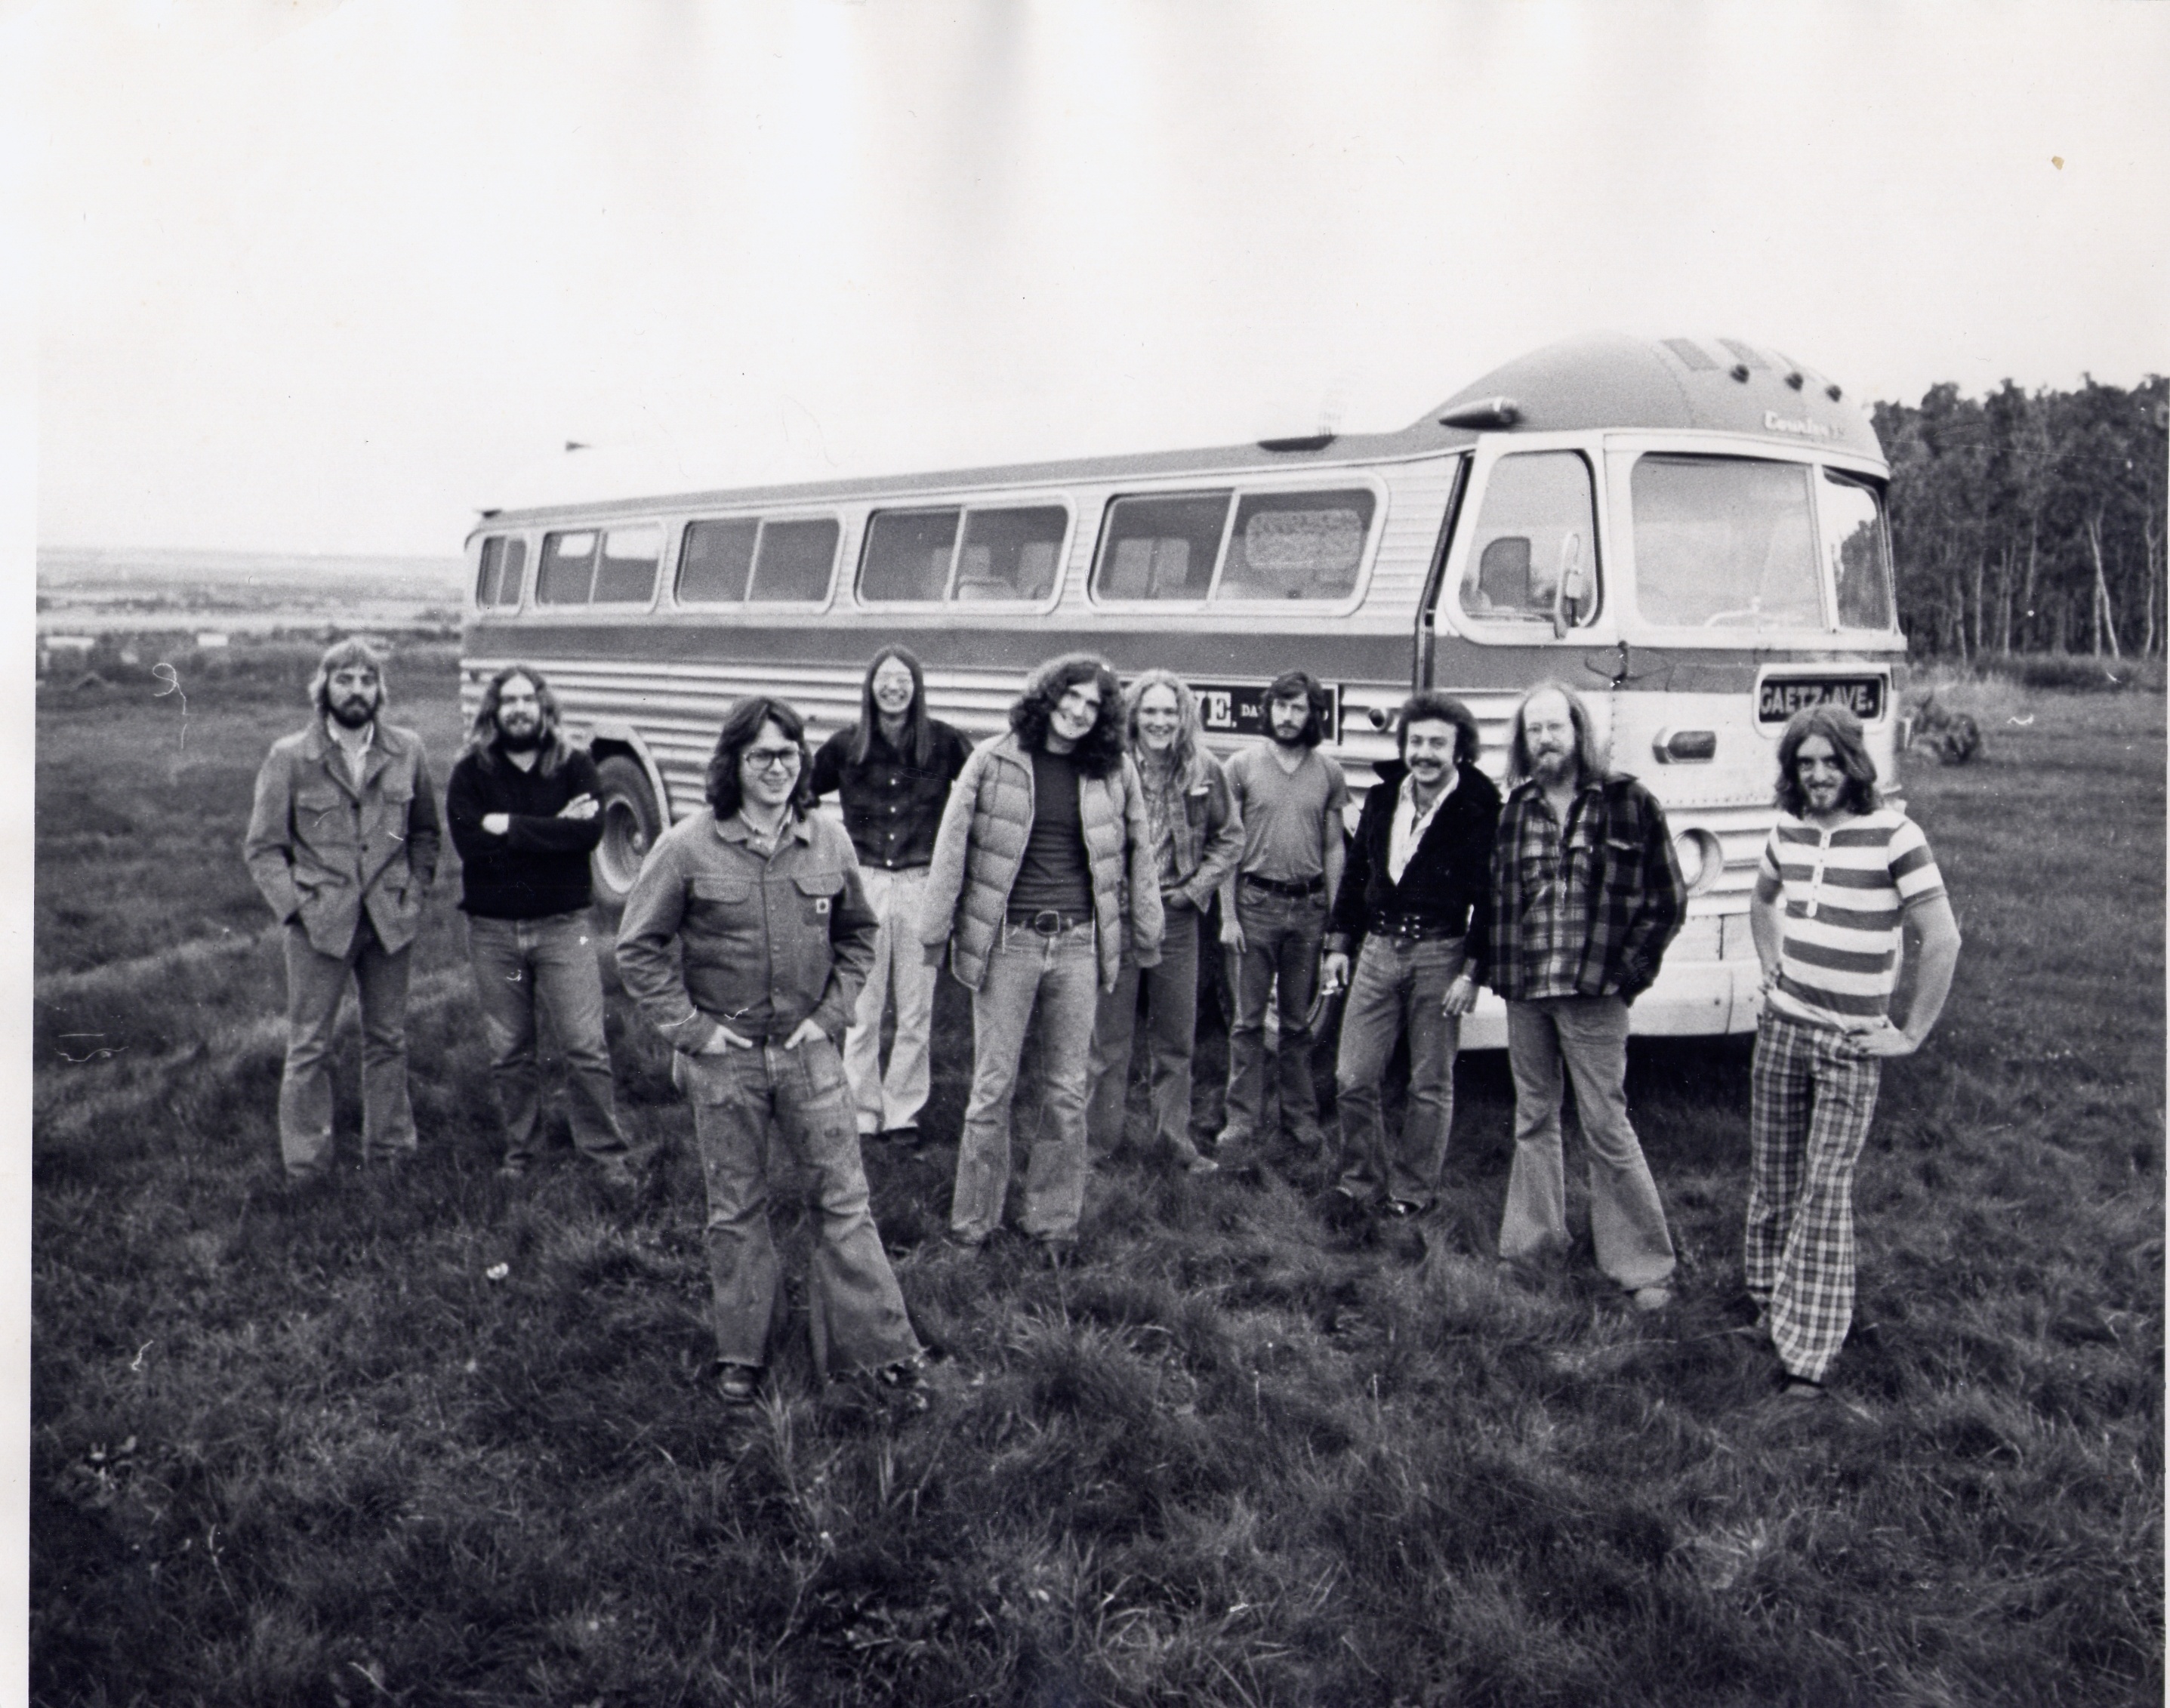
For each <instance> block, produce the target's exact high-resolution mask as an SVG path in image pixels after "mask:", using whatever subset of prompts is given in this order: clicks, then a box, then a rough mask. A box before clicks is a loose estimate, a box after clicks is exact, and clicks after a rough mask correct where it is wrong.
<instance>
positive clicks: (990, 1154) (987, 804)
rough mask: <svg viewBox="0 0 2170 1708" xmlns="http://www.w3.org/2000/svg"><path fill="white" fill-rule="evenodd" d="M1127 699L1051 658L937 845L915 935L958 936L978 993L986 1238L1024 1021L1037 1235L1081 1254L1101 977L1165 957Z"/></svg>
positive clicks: (972, 771)
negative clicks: (1130, 751)
mask: <svg viewBox="0 0 2170 1708" xmlns="http://www.w3.org/2000/svg"><path fill="white" fill-rule="evenodd" d="M1123 721H1124V719H1123V705H1122V699H1121V695H1120V692H1119V691H1118V688H1117V684H1116V681H1115V673H1114V671H1112V670H1110V669H1109V667H1108V666H1107V664H1106V662H1105V661H1104V660H1101V659H1098V658H1094V657H1092V656H1089V655H1088V654H1085V653H1072V654H1070V655H1069V656H1066V657H1061V658H1057V659H1054V660H1052V661H1050V662H1048V663H1046V664H1044V665H1042V666H1040V668H1039V669H1038V670H1036V671H1034V672H1033V673H1032V676H1031V678H1030V679H1029V681H1028V682H1027V683H1026V684H1025V691H1024V695H1023V696H1022V697H1021V698H1020V699H1018V702H1017V704H1014V705H1013V706H1012V707H1011V708H1010V731H1009V733H1008V735H1006V736H997V738H996V739H995V740H993V741H991V742H986V744H985V745H984V746H982V747H979V748H977V749H976V750H975V752H973V754H972V757H971V758H970V759H968V760H966V761H965V769H964V771H963V773H962V774H961V775H959V778H958V779H957V786H956V787H955V788H954V790H951V791H950V795H949V806H948V808H947V810H945V811H943V815H942V827H941V830H940V833H938V835H937V837H936V838H935V843H934V861H933V867H932V868H931V870H929V872H928V875H927V897H926V901H925V903H924V908H925V911H924V913H923V914H922V918H921V922H920V939H921V941H922V943H924V944H925V945H927V950H928V951H929V954H930V956H938V955H939V953H940V951H941V949H942V946H943V945H944V944H948V945H949V952H950V967H951V970H952V971H953V972H955V974H956V975H957V977H958V978H959V981H960V982H962V983H964V984H965V986H966V987H967V988H969V989H970V991H971V992H972V1095H971V1099H970V1104H969V1105H968V1106H967V1107H966V1109H965V1130H964V1133H963V1135H962V1138H960V1140H959V1144H958V1147H957V1184H956V1191H955V1194H954V1198H953V1201H952V1202H951V1206H950V1211H949V1229H950V1237H951V1239H952V1240H954V1241H955V1242H956V1243H957V1244H959V1245H964V1246H969V1247H973V1248H976V1247H978V1246H980V1245H982V1244H984V1243H985V1242H986V1239H987V1236H988V1235H989V1234H991V1233H992V1232H993V1231H994V1230H995V1229H996V1228H997V1227H998V1226H999V1225H1000V1224H1001V1223H1002V1207H1003V1202H1004V1199H1005V1197H1006V1196H1007V1194H1008V1190H1009V1178H1010V1106H1011V1101H1012V1098H1013V1094H1014V1092H1015V1090H1016V1085H1017V1072H1018V1058H1019V1057H1020V1055H1021V1054H1022V1053H1023V1051H1024V1044H1025V1040H1026V1037H1027V1036H1028V1034H1029V1035H1030V1036H1032V1037H1033V1038H1034V1040H1035V1041H1036V1044H1037V1047H1036V1049H1035V1052H1034V1060H1035V1061H1036V1063H1038V1067H1039V1070H1040V1086H1039V1092H1040V1104H1041V1119H1040V1125H1039V1129H1038V1132H1037V1134H1036V1136H1035V1138H1034V1141H1033V1145H1032V1156H1031V1161H1030V1163H1029V1166H1028V1170H1027V1173H1026V1177H1025V1192H1024V1231H1025V1232H1026V1233H1027V1234H1029V1235H1030V1236H1031V1237H1032V1238H1034V1240H1039V1241H1040V1243H1041V1245H1042V1246H1043V1247H1044V1248H1045V1250H1048V1251H1049V1252H1050V1254H1059V1253H1061V1252H1062V1251H1065V1250H1068V1248H1069V1247H1070V1245H1072V1242H1074V1241H1075V1240H1076V1239H1077V1221H1078V1217H1079V1215H1080V1214H1081V1213H1082V1210H1083V1207H1084V1202H1085V1173H1086V1165H1087V1151H1086V1136H1085V1078H1086V1072H1087V1068H1088V1056H1089V1052H1090V1051H1091V1048H1092V1042H1093V1015H1094V1011H1095V1009H1096V1008H1097V1006H1098V1000H1099V992H1100V990H1101V989H1102V988H1107V989H1113V988H1114V984H1115V981H1116V978H1117V977H1118V976H1119V975H1120V972H1121V970H1122V962H1123V945H1124V943H1125V939H1126V938H1127V940H1128V942H1129V944H1130V952H1131V954H1132V955H1133V956H1135V957H1136V961H1137V962H1138V964H1139V965H1141V966H1151V965H1152V964H1153V963H1154V962H1156V961H1158V960H1159V958H1160V937H1161V905H1160V883H1159V879H1158V874H1157V871H1156V870H1155V867H1154V865H1153V856H1152V833H1151V828H1150V827H1149V825H1148V823H1147V822H1146V804H1145V795H1144V790H1142V788H1141V785H1140V784H1139V781H1138V773H1137V768H1136V766H1135V765H1133V764H1132V763H1130V759H1129V758H1127V757H1126V756H1125V753H1124V751H1123Z"/></svg>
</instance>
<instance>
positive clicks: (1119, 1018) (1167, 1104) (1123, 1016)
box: [1085, 903, 1198, 1162]
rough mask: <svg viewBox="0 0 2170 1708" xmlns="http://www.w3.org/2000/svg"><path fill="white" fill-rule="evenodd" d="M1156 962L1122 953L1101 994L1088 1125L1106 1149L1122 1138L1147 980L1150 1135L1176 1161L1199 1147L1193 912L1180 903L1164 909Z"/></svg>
mask: <svg viewBox="0 0 2170 1708" xmlns="http://www.w3.org/2000/svg"><path fill="white" fill-rule="evenodd" d="M1166 919H1167V924H1166V927H1165V929H1163V933H1162V936H1161V940H1160V961H1159V964H1158V965H1157V966H1144V967H1141V966H1138V965H1137V963H1136V961H1132V960H1131V959H1130V956H1127V955H1125V956H1124V957H1123V970H1122V972H1120V973H1119V974H1118V975H1117V976H1116V979H1115V988H1114V989H1113V990H1111V991H1109V992H1108V993H1106V994H1105V995H1104V996H1103V997H1102V998H1101V999H1100V1005H1099V1012H1098V1015H1097V1016H1096V1017H1095V1018H1094V1020H1093V1057H1092V1067H1091V1069H1090V1071H1089V1073H1088V1075H1087V1078H1086V1087H1087V1090H1086V1103H1085V1131H1086V1133H1087V1136H1088V1138H1089V1139H1090V1141H1091V1143H1092V1148H1093V1152H1094V1153H1095V1154H1098V1155H1102V1156H1105V1155H1107V1154H1109V1153H1110V1152H1112V1151H1114V1150H1116V1149H1119V1148H1120V1147H1121V1145H1122V1142H1123V1109H1124V1105H1125V1102H1127V1100H1128V1099H1129V1094H1130V1047H1131V1044H1132V1042H1133V1041H1134V1040H1135V1039H1136V1035H1137V1027H1138V987H1139V985H1140V984H1141V983H1142V984H1143V985H1144V986H1145V993H1146V1044H1147V1047H1148V1049H1149V1050H1150V1052H1151V1056H1152V1082H1151V1095H1152V1118H1153V1135H1154V1138H1155V1140H1156V1141H1157V1143H1159V1144H1161V1145H1164V1146H1165V1147H1167V1148H1168V1149H1169V1150H1170V1151H1172V1152H1173V1153H1174V1154H1175V1156H1176V1159H1178V1160H1179V1161H1184V1162H1187V1161H1189V1159H1191V1158H1193V1157H1195V1156H1196V1155H1197V1154H1198V1147H1197V1146H1196V1145H1195V1144H1194V1143H1192V1142H1191V1138H1190V1050H1191V1045H1192V1043H1193V1042H1194V1041H1195V1039H1196V1036H1197V1033H1198V913H1197V910H1196V909H1195V908H1189V907H1186V906H1184V905H1182V904H1180V903H1178V904H1174V905H1171V906H1169V907H1168V908H1167V911H1166Z"/></svg>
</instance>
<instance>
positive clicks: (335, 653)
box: [309, 634, 392, 716]
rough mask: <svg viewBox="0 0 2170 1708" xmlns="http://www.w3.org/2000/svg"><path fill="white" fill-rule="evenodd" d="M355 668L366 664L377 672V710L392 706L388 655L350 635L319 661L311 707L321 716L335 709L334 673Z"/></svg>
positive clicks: (311, 686)
mask: <svg viewBox="0 0 2170 1708" xmlns="http://www.w3.org/2000/svg"><path fill="white" fill-rule="evenodd" d="M351 664H366V665H367V666H368V667H370V668H371V670H373V671H375V672H377V710H379V711H380V712H381V711H382V710H383V709H385V707H387V706H388V705H390V704H392V691H391V689H389V688H387V687H386V686H385V683H384V655H383V654H382V652H379V651H377V648H376V647H374V646H372V645H370V643H369V642H368V641H366V640H363V639H362V638H361V636H360V635H359V634H350V635H349V636H347V638H346V639H345V640H334V642H333V643H332V644H331V645H329V646H327V647H326V648H325V649H324V656H323V657H322V658H319V659H318V661H317V673H316V674H315V675H314V676H313V677H310V678H309V704H311V705H313V706H314V707H315V708H316V709H317V711H318V715H319V716H321V715H323V714H324V713H326V712H329V711H330V710H331V709H332V673H333V672H334V671H340V670H345V668H346V667H348V666H349V665H351Z"/></svg>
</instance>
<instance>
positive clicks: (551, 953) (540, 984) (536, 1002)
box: [468, 908, 625, 1164]
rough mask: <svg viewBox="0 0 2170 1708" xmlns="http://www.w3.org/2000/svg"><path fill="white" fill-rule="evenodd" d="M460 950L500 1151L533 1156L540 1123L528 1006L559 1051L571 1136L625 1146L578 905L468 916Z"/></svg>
mask: <svg viewBox="0 0 2170 1708" xmlns="http://www.w3.org/2000/svg"><path fill="white" fill-rule="evenodd" d="M468 962H469V963H470V964H471V965H472V966H473V968H474V978H475V996H476V1000H477V1004H478V1006H479V1007H480V1008H481V1009H482V1015H483V1020H484V1023H485V1024H486V1025H487V1026H488V1027H489V1083H490V1090H492V1091H493V1092H494V1093H495V1095H496V1098H497V1112H498V1118H499V1119H500V1121H501V1122H503V1123H504V1125H505V1160H506V1161H507V1162H510V1163H516V1164H519V1163H527V1162H531V1161H532V1160H533V1159H534V1156H535V1151H536V1146H537V1140H538V1139H539V1138H540V1136H541V1133H542V1128H543V1075H542V1069H541V1067H540V1064H539V1063H537V1059H536V1048H535V1045H536V1017H537V1010H538V1009H539V1010H543V1011H546V1012H547V1013H548V1015H549V1017H550V1030H551V1031H553V1033H555V1034H556V1036H557V1039H558V1047H559V1048H560V1049H561V1050H563V1051H564V1053H565V1069H566V1072H565V1093H566V1102H567V1105H568V1108H567V1114H568V1115H569V1117H570V1121H571V1125H572V1128H573V1143H575V1145H576V1146H578V1147H579V1148H580V1153H581V1154H582V1155H584V1156H586V1157H589V1158H591V1159H595V1160H596V1161H601V1160H603V1159H607V1158H610V1157H621V1156H623V1155H624V1154H625V1138H624V1136H623V1134H622V1133H621V1132H619V1131H618V1125H617V1096H616V1093H615V1091H614V1090H613V1089H612V1084H611V1060H610V1047H609V1046H608V1045H607V1043H605V1042H604V1041H603V980H602V972H601V969H600V967H599V966H598V965H597V963H596V933H595V928H594V926H593V924H591V921H590V919H589V917H588V913H587V910H586V909H585V908H583V909H581V910H580V912H579V913H553V914H551V915H550V916H548V918H541V919H484V918H475V917H473V916H472V915H471V916H469V918H468Z"/></svg>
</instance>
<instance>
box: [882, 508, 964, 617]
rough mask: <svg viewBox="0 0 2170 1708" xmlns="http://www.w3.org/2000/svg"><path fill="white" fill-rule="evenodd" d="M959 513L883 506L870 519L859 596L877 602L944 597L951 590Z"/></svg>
mask: <svg viewBox="0 0 2170 1708" xmlns="http://www.w3.org/2000/svg"><path fill="white" fill-rule="evenodd" d="M957 517H958V512H957V511H954V510H884V511H876V512H875V513H874V517H872V518H871V519H870V520H869V522H868V523H867V543H866V550H865V553H864V554H863V556H862V557H861V559H860V560H859V597H861V598H862V599H867V600H872V601H877V602H879V601H886V600H905V599H938V598H940V597H942V596H943V594H944V593H946V592H949V560H950V559H951V558H952V557H953V556H954V554H955V553H956V549H957Z"/></svg>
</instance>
